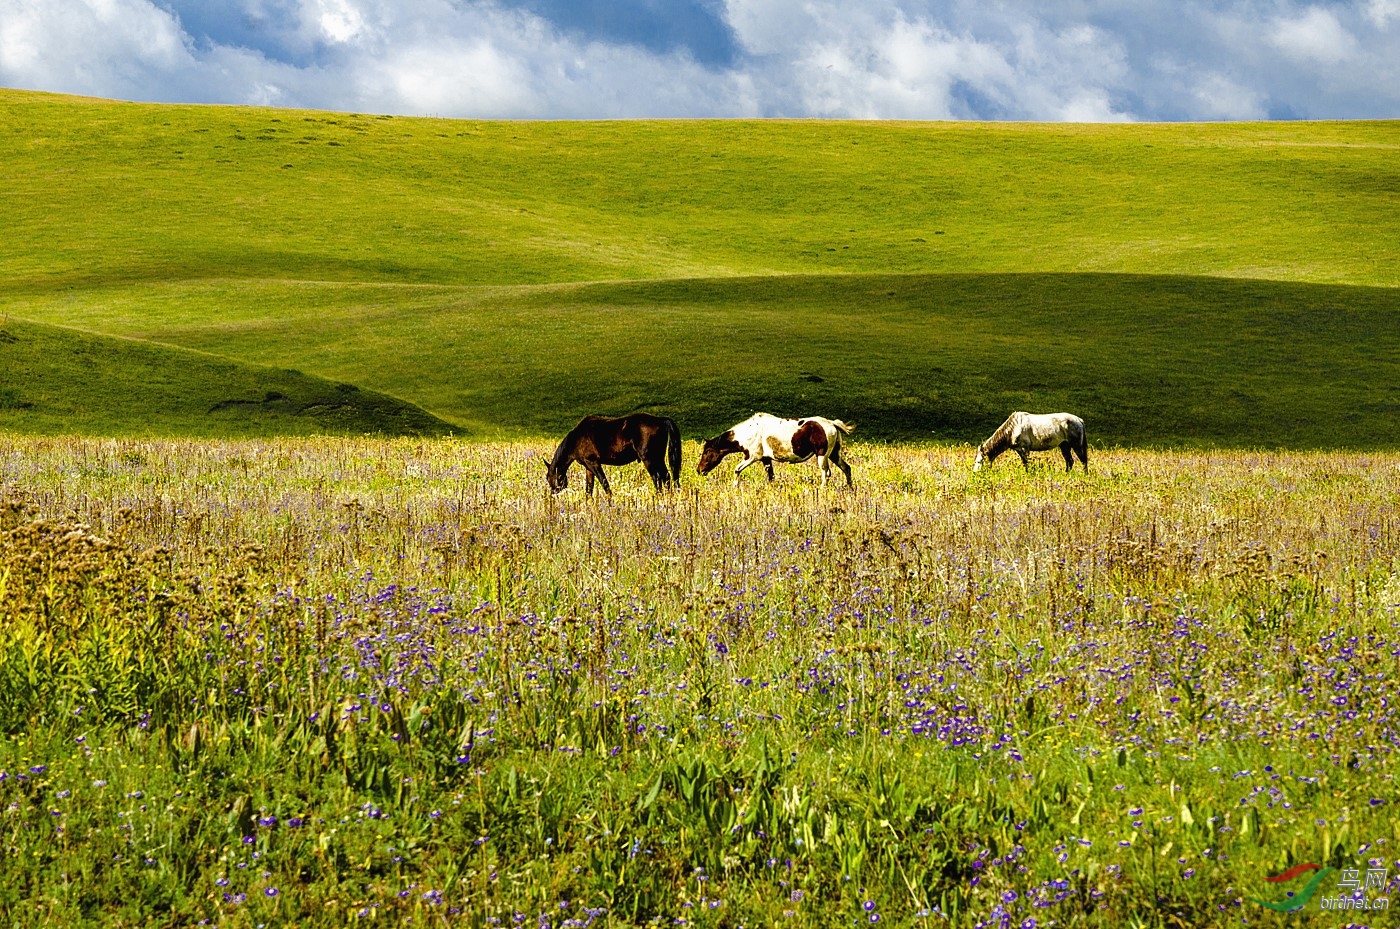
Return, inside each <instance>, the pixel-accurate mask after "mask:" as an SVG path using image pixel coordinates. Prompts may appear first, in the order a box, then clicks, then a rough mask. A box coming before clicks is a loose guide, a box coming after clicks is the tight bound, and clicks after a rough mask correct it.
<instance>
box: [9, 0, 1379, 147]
mask: <svg viewBox="0 0 1400 929" xmlns="http://www.w3.org/2000/svg"><path fill="white" fill-rule="evenodd" d="M0 86H6V87H16V88H26V89H34V90H52V91H59V92H65V93H79V94H90V95H95V96H103V97H114V98H118V99H126V100H142V101H167V102H202V103H247V104H270V105H275V106H296V107H312V108H318V109H333V110H354V111H360V112H375V113H396V114H416V115H431V116H454V117H486V118H566V119H593V118H611V117H740V116H756V117H829V118H842V119H847V118H859V119H1024V120H1042V121H1057V120H1078V121H1095V122H1107V121H1128V120H1238V119H1302V118H1308V119H1350V118H1397V117H1400V0H1353V2H1326V0H1319V2H1295V0H1248V2H1222V0H1056V2H1052V3H1030V2H999V0H489V2H488V0H223V2H218V0H0Z"/></svg>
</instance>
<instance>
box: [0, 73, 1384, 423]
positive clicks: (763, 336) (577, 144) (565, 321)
mask: <svg viewBox="0 0 1400 929" xmlns="http://www.w3.org/2000/svg"><path fill="white" fill-rule="evenodd" d="M0 121H3V122H4V124H5V125H6V126H7V127H9V129H10V131H9V132H8V133H6V134H5V135H4V136H3V137H0V176H2V177H3V181H4V183H3V184H0V209H3V210H4V215H5V216H6V217H7V219H8V220H9V222H10V225H11V228H13V229H15V230H17V231H18V234H16V235H12V236H7V237H6V238H5V239H4V241H3V242H0V329H5V328H8V329H9V330H11V332H12V336H13V330H15V328H16V327H15V326H8V327H7V325H6V322H5V320H6V319H10V320H17V321H22V322H24V323H26V324H28V325H30V326H32V327H35V328H33V329H31V330H30V331H31V332H33V333H35V339H36V340H39V341H42V342H43V343H44V344H45V345H46V344H47V343H48V342H50V341H54V340H56V339H58V338H59V335H60V334H58V333H50V334H48V335H46V336H44V338H42V339H40V335H39V334H40V333H43V332H47V330H44V329H42V328H40V327H45V326H46V327H56V328H58V329H62V330H79V331H80V332H81V333H82V334H83V336H84V337H85V338H87V339H89V340H92V341H93V343H94V344H96V342H97V341H98V340H105V341H103V342H102V346H103V348H102V350H101V351H102V354H103V355H104V356H106V357H109V358H110V359H111V364H110V365H109V367H111V368H112V369H118V368H122V367H126V368H127V369H128V370H136V369H139V368H141V367H142V366H143V365H145V366H146V369H148V370H149V371H150V374H149V376H150V377H151V378H153V379H157V380H160V381H161V382H163V383H166V384H169V385H170V389H169V390H168V391H165V392H163V393H159V394H154V395H152V396H150V397H143V396H141V394H140V391H139V387H138V388H132V387H130V386H128V384H127V383H125V382H123V381H121V380H114V381H110V382H109V381H108V380H106V379H90V378H84V377H82V376H81V375H82V372H83V369H82V368H81V367H78V368H75V369H65V368H63V367H62V366H57V365H56V366H54V368H53V369H52V370H49V371H47V372H43V371H42V369H38V368H34V367H28V366H22V365H18V364H13V363H10V356H11V355H12V354H13V353H14V352H16V351H18V346H21V345H22V343H19V342H15V341H7V340H6V339H5V338H4V337H3V336H0V391H8V393H6V394H0V429H3V430H5V431H7V432H15V433H31V434H32V433H43V432H48V433H55V432H61V431H62V429H61V424H62V423H63V422H65V421H67V422H70V423H71V425H70V426H69V427H68V429H69V431H71V432H83V433H88V434H93V435H127V436H131V435H185V436H209V437H220V436H256V435H266V434H268V427H267V424H266V422H265V417H263V416H262V414H263V412H265V411H256V410H255V408H253V407H241V408H240V409H242V410H243V411H244V412H249V413H253V412H257V413H258V415H257V416H250V417H249V420H248V422H247V423H245V422H243V421H242V420H240V419H239V418H238V417H237V416H235V415H232V414H229V413H225V414H224V415H222V416H220V417H218V418H216V419H212V420H208V421H201V420H200V418H199V417H198V416H192V415H190V407H191V405H192V404H190V403H182V401H181V397H180V394H181V392H185V393H188V394H190V395H191V396H200V397H203V396H204V395H205V394H206V393H207V392H208V390H209V387H208V384H209V380H210V379H209V378H208V377H206V376H196V375H197V374H199V372H200V370H201V367H202V365H203V364H204V363H207V361H208V358H207V357H205V356H210V355H212V356H217V358H218V360H219V361H220V362H222V363H224V364H226V365H229V366H239V367H240V369H241V370H240V373H239V375H238V377H237V380H239V381H241V382H242V383H246V384H248V385H250V386H249V389H248V390H246V391H243V392H242V393H239V394H238V395H237V397H241V398H245V399H246V398H250V397H251V398H256V397H258V396H260V395H265V394H266V393H267V392H280V393H288V391H286V390H284V389H283V388H281V387H280V386H278V385H276V384H275V383H272V381H273V380H275V378H273V377H271V373H272V372H280V371H286V370H288V369H290V370H294V371H296V372H300V373H303V374H304V375H305V376H306V377H308V378H319V379H322V380H324V381H326V382H328V383H329V384H332V385H333V384H350V385H354V386H356V387H358V388H360V389H361V390H362V391H365V392H375V393H378V394H381V395H385V396H387V397H389V398H392V399H394V400H396V401H398V402H399V403H402V404H404V405H407V406H416V407H418V408H420V409H421V410H422V411H426V414H430V415H431V416H432V417H435V418H437V419H439V420H442V421H443V422H445V423H446V424H447V425H448V427H449V428H451V429H452V430H453V431H455V432H456V433H457V434H458V435H470V436H472V437H474V438H477V439H513V440H519V439H529V438H536V437H539V436H545V435H558V434H562V431H563V430H566V429H567V428H568V427H569V426H571V425H572V424H573V423H575V422H576V421H577V420H578V418H579V417H580V416H582V415H583V414H585V413H590V412H596V413H608V414H613V415H620V414H622V413H627V412H631V411H634V410H637V409H652V410H654V411H656V412H660V413H665V414H667V415H670V416H672V417H674V418H675V419H676V420H677V422H679V423H680V424H681V427H682V429H683V430H684V431H685V433H686V435H687V437H690V438H695V437H698V436H700V435H701V434H705V435H713V434H714V433H715V432H717V431H719V430H721V429H724V428H727V427H728V426H729V425H732V424H733V423H735V422H737V421H739V420H740V419H743V418H744V417H746V416H747V415H749V414H750V413H752V412H754V411H755V410H758V409H767V410H768V411H769V412H772V413H776V414H780V415H794V416H800V415H809V414H817V415H835V416H841V417H843V418H845V419H848V420H854V421H857V422H860V423H861V424H862V426H863V427H864V428H865V429H866V434H867V435H868V436H869V435H878V436H880V437H882V438H884V439H886V440H889V441H896V440H898V441H914V442H927V441H941V442H967V441H972V440H974V439H981V438H983V437H985V436H986V435H987V434H988V433H990V431H991V430H992V429H993V428H995V426H996V425H997V424H998V423H999V422H1000V421H1001V419H1002V418H1003V417H1004V416H1005V415H1006V413H1008V412H1009V411H1010V410H1012V409H1018V408H1027V409H1070V410H1073V411H1075V412H1077V413H1079V414H1080V415H1081V416H1083V417H1084V418H1085V419H1086V421H1088V422H1089V423H1090V428H1091V430H1092V432H1091V439H1092V440H1093V441H1099V442H1107V443H1108V444H1132V445H1140V444H1144V443H1146V444H1151V445H1154V446H1161V445H1185V446H1196V447H1208V446H1213V445H1225V446H1234V447H1277V448H1315V449H1327V448H1350V449H1358V450H1359V449H1367V448H1382V447H1385V446H1386V445H1387V443H1388V442H1390V438H1389V437H1391V436H1394V435H1395V434H1396V431H1397V430H1398V429H1400V388H1397V387H1396V385H1397V384H1400V329H1397V327H1396V325H1395V322H1394V320H1395V319H1396V316H1397V313H1400V304H1397V301H1398V300H1400V297H1397V293H1400V291H1397V285H1398V284H1400V266H1397V264H1396V262H1395V260H1394V258H1395V246H1394V243H1395V242H1396V241H1400V209H1397V208H1396V206H1397V203H1396V198H1397V196H1400V170H1398V169H1397V167H1396V166H1397V160H1396V157H1395V155H1396V152H1397V151H1400V123H1396V122H1393V121H1392V122H1373V123H1367V122H1356V123H1268V124H1199V125H1156V126H1142V125H1135V126H1093V125H1078V126H1076V125H1053V126H1052V125H1026V124H974V123H860V122H822V121H813V122H801V121H799V122H786V121H744V120H738V121H699V122H691V121H633V122H575V123H555V122H480V121H471V120H439V119H402V118H388V117H378V116H373V115H366V114H342V113H324V112H312V111H298V110H278V109H261V108H248V107H207V106H205V107H199V106H157V105H148V104H126V103H116V102H111V101H100V100H86V99H81V98H73V97H59V96H53V95H45V94H32V93H23V92H18V91H0ZM16 338H17V337H16ZM152 343H154V344H155V345H157V346H159V347H161V348H162V349H164V350H166V351H167V352H168V354H164V355H162V356H160V358H158V359H157V358H151V357H144V358H140V359H137V358H133V359H131V360H130V363H129V364H127V365H123V364H122V361H121V359H122V358H123V357H124V356H125V355H126V354H127V353H128V352H134V351H136V350H138V349H146V347H147V346H148V345H150V344H152ZM37 344H38V343H37V342H36V345H37ZM174 349H184V350H187V351H186V352H182V353H179V352H174V351H173V350H174ZM146 350H147V351H149V349H146ZM189 350H192V351H194V352H200V353H204V355H203V356H192V355H191V354H189ZM45 351H47V349H46V348H41V347H35V348H33V352H32V353H37V354H42V353H43V352H45ZM192 358H204V361H202V362H201V363H200V364H199V365H192V364H191V363H190V361H191V359H192ZM157 362H159V363H157ZM40 373H46V377H47V379H43V378H41V377H40ZM259 387H260V388H261V389H260V390H259ZM133 395H134V396H135V400H134V401H133ZM7 397H8V399H6V398H7ZM73 409H82V410H84V411H87V413H88V415H85V416H81V417H79V416H73V415H71V411H72V410H73ZM260 417H261V418H260ZM392 426H393V422H392V419H389V421H387V422H386V421H385V420H384V419H382V418H381V419H376V418H375V417H374V416H366V417H364V418H363V419H359V420H355V421H353V422H347V423H341V424H329V425H323V426H322V427H321V428H322V429H324V430H325V431H337V432H342V433H348V434H361V433H364V432H373V433H384V434H394V432H395V430H394V429H393V428H392ZM285 431H291V432H300V433H305V432H311V431H317V427H316V424H314V423H307V422H302V423H287V424H286V428H285Z"/></svg>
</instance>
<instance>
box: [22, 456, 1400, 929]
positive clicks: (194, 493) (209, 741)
mask: <svg viewBox="0 0 1400 929" xmlns="http://www.w3.org/2000/svg"><path fill="white" fill-rule="evenodd" d="M857 438H859V436H857ZM547 451H548V448H547V446H546V444H545V443H543V442H538V443H529V442H522V443H510V444H506V443H500V444H465V443H458V442H453V441H449V440H371V439H333V438H322V439H283V440H258V441H253V440H249V441H183V440H108V439H78V438H26V437H15V436H7V437H5V439H4V440H3V444H0V500H3V504H0V506H3V509H2V510H0V610H3V623H4V628H5V635H4V636H3V638H0V706H3V707H4V708H5V713H4V714H3V716H0V719H3V722H4V731H3V733H0V811H3V812H0V913H3V915H4V917H5V921H6V923H7V924H12V925H17V926H28V925H35V926H37V925H56V924H61V923H66V924H81V923H86V924H102V925H131V926H135V925H141V926H156V925H169V926H174V925H192V924H215V925H219V926H226V927H238V926H249V927H254V926H262V925H267V926H273V925H289V924H295V925H301V926H344V925H463V926H529V927H532V929H536V927H542V926H550V927H560V926H588V925H594V926H607V925H635V924H653V925H687V926H754V927H757V926H769V925H791V926H854V925H867V924H871V923H887V924H890V925H895V926H924V925H955V926H1024V927H1029V926H1042V927H1043V926H1050V925H1101V926H1127V925H1142V926H1156V925H1160V926H1176V925H1189V926H1201V925H1239V924H1249V925H1301V924H1304V923H1302V922H1299V921H1298V920H1299V917H1298V916H1297V915H1288V914H1284V915H1280V914H1278V913H1275V912H1273V911H1272V910H1269V909H1266V908H1264V907H1262V906H1259V905H1257V904H1255V903H1254V902H1251V899H1250V898H1259V899H1268V900H1274V899H1278V898H1280V897H1282V896H1283V892H1282V891H1281V890H1279V889H1278V887H1279V886H1281V885H1271V884H1267V883H1265V882H1264V878H1265V877H1266V876H1269V875H1275V874H1278V873H1279V872H1281V871H1283V870H1285V869H1286V868H1288V867H1290V866H1292V865H1294V864H1298V863H1304V862H1312V863H1318V864H1321V865H1323V866H1332V867H1338V868H1359V869H1362V870H1363V871H1376V870H1379V869H1384V870H1385V876H1386V881H1387V882H1388V887H1387V889H1386V891H1385V893H1384V894H1380V893H1379V892H1376V891H1374V890H1373V893H1372V896H1390V897H1393V896H1396V893H1395V891H1396V890H1397V886H1400V861H1397V859H1400V824H1397V822H1396V820H1395V818H1394V810H1395V803H1396V802H1397V801H1396V795H1395V782H1394V770H1395V752H1396V748H1397V742H1398V741H1400V687H1397V682H1396V677H1395V673H1394V672H1395V667H1396V659H1397V657H1398V656H1400V629H1397V619H1398V618H1400V513H1397V500H1400V455H1397V454H1394V453H1373V452H1351V453H1277V452H1249V451H1231V452H1199V451H1196V452H1189V453H1179V452H1166V451H1136V450H1135V451H1128V450H1114V449H1097V448H1095V449H1093V450H1092V451H1091V456H1092V457H1091V468H1092V470H1091V471H1090V472H1089V473H1088V474H1082V473H1079V472H1077V471H1076V472H1075V473H1073V474H1069V475H1066V474H1064V473H1063V472H1061V471H1059V470H1058V468H1057V467H1056V466H1054V465H1055V462H1057V461H1058V456H1055V459H1054V461H1051V460H1050V458H1049V456H1046V457H1045V458H1043V459H1042V460H1040V461H1036V462H1033V467H1032V470H1031V471H1030V472H1029V473H1025V472H1023V471H1022V470H1021V468H1020V467H1019V465H1018V464H1016V463H1015V462H1014V461H1013V462H1010V463H1009V464H1008V463H1006V462H1003V463H1002V465H1001V466H999V467H997V468H995V469H993V470H992V471H991V472H989V473H986V474H979V475H973V474H972V473H971V472H970V469H969V465H970V460H971V450H970V449H968V448H966V447H925V448H920V447H912V446H908V447H896V446H880V445H871V444H865V443H860V442H854V443H853V444H852V446H851V448H850V458H851V461H852V463H853V466H854V468H855V477H856V481H857V487H856V490H855V491H854V492H849V493H848V492H845V491H837V490H827V491H822V490H820V489H819V488H818V485H817V479H816V472H815V469H813V468H811V467H810V466H807V467H790V468H787V469H780V470H779V474H778V481H777V483H776V484H774V485H771V486H769V485H767V484H766V483H765V482H763V481H762V480H754V479H753V477H754V475H752V474H746V475H745V478H746V479H745V481H744V482H743V485H742V486H741V487H739V488H737V489H736V488H735V487H734V485H733V482H732V480H731V479H730V476H729V472H728V469H722V470H721V471H719V472H716V473H715V474H714V475H712V476H711V478H710V479H708V480H704V479H699V478H697V477H696V476H695V475H694V472H693V470H691V469H693V460H694V457H693V456H694V446H693V445H692V446H688V448H687V459H688V460H687V469H688V470H687V473H686V476H685V482H684V484H683V486H682V489H681V491H680V492H679V493H676V494H671V495H667V496H664V497H657V496H655V495H654V494H653V493H652V492H651V490H650V485H649V484H648V483H647V481H646V480H645V478H644V476H643V475H642V474H641V473H640V471H639V470H638V469H636V468H629V469H624V470H617V471H614V472H613V483H614V488H615V489H616V491H617V494H616V496H615V497H614V498H613V499H612V500H610V501H609V500H607V499H602V498H599V499H593V500H589V499H586V498H584V497H583V496H582V495H581V494H580V493H578V492H577V490H571V491H569V492H567V493H565V494H563V495H562V496H560V497H557V498H550V497H549V496H548V495H547V493H546V491H545V487H544V470H545V469H544V461H545V454H546V452H547ZM1328 915H1333V914H1308V915H1307V916H1306V919H1307V921H1308V922H1307V924H1314V921H1315V920H1317V919H1319V918H1327V916H1328ZM1381 917H1382V920H1384V919H1386V918H1391V916H1390V914H1381ZM1343 921H1344V920H1343V919H1342V918H1341V915H1340V914H1335V918H1333V919H1332V921H1331V922H1329V923H1327V924H1328V925H1338V924H1340V923H1341V922H1343ZM1376 924H1377V925H1385V924H1387V923H1385V922H1383V921H1382V922H1378V923H1376Z"/></svg>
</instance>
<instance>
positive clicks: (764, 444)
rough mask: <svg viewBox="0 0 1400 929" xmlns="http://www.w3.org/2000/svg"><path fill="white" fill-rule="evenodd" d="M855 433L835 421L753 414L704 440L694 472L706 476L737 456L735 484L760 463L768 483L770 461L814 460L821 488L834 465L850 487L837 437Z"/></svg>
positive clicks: (848, 472)
mask: <svg viewBox="0 0 1400 929" xmlns="http://www.w3.org/2000/svg"><path fill="white" fill-rule="evenodd" d="M855 429H856V427H855V426H849V425H847V424H846V423H843V422H841V420H839V419H824V418H822V417H820V416H808V417H807V418H806V419H781V418H779V417H777V416H771V415H769V414H768V413H755V414H754V415H752V416H750V417H749V418H748V419H746V420H744V421H743V422H742V423H739V424H738V425H737V426H735V427H734V428H733V429H729V430H726V431H725V432H722V433H720V434H719V435H717V436H715V437H714V438H713V439H706V440H705V445H704V447H703V448H701V450H700V461H699V462H698V463H697V464H696V466H695V470H696V471H698V472H699V473H701V474H709V473H710V472H711V471H713V470H714V469H715V467H716V466H717V465H718V464H719V463H720V462H721V461H723V460H724V458H725V457H726V456H728V455H732V454H735V453H738V454H740V455H743V456H744V460H743V461H741V462H739V466H738V467H737V468H735V469H734V483H735V484H738V483H739V474H740V472H742V471H743V470H744V469H745V468H747V467H748V466H749V465H751V464H755V463H757V462H760V461H761V462H763V468H764V470H765V471H767V472H768V480H770V481H771V480H773V462H774V461H783V462H799V461H806V460H807V459H808V458H811V457H813V456H815V457H816V459H817V466H818V467H819V468H821V473H822V485H823V486H825V484H826V480H827V478H828V477H830V476H831V466H832V465H836V467H838V468H840V469H841V473H842V474H844V475H846V486H847V487H850V486H851V466H850V465H848V464H846V460H845V459H844V458H842V457H841V436H842V434H843V433H844V434H846V435H849V434H850V433H852V432H855Z"/></svg>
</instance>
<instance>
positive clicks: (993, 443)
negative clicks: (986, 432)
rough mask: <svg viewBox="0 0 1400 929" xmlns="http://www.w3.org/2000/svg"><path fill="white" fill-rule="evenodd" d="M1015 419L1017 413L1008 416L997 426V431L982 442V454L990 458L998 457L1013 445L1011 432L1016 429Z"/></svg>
mask: <svg viewBox="0 0 1400 929" xmlns="http://www.w3.org/2000/svg"><path fill="white" fill-rule="evenodd" d="M1015 419H1016V414H1015V413H1012V414H1011V415H1010V416H1008V417H1006V422H1004V423H1002V424H1001V425H1000V426H997V431H996V432H993V433H992V434H991V436H989V437H988V439H987V441H985V442H983V443H982V454H984V455H986V456H987V459H988V460H991V459H994V458H996V456H998V455H1000V454H1001V453H1002V452H1004V451H1006V450H1007V449H1008V448H1010V447H1011V433H1012V431H1013V429H1014V427H1013V425H1012V422H1013V421H1014V420H1015Z"/></svg>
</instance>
